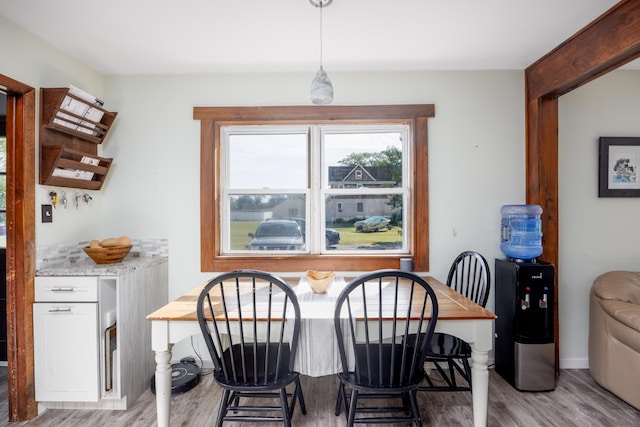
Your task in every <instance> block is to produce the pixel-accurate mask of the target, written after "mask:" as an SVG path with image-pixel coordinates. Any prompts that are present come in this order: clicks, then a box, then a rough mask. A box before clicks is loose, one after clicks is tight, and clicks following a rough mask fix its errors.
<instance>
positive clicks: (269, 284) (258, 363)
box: [197, 270, 300, 386]
mask: <svg viewBox="0 0 640 427" xmlns="http://www.w3.org/2000/svg"><path fill="white" fill-rule="evenodd" d="M197 314H198V322H199V324H200V329H201V331H202V334H203V337H204V340H205V342H206V344H207V349H208V350H209V354H210V355H211V359H212V361H213V365H214V370H215V375H214V376H215V377H216V380H218V381H221V382H224V383H225V384H235V385H239V386H260V385H268V384H274V383H277V382H278V381H280V380H282V379H283V378H284V377H285V376H287V375H288V374H289V373H291V372H293V364H294V361H295V355H296V349H297V343H298V336H299V334H300V306H299V304H298V299H297V298H296V294H295V292H294V291H293V289H292V288H291V287H290V286H289V285H288V284H287V283H285V282H284V281H283V280H282V279H280V278H278V277H276V276H274V275H272V274H269V273H265V272H262V271H257V270H237V271H232V272H230V273H226V274H222V275H220V276H217V277H215V278H213V279H212V280H210V281H209V282H208V283H207V284H206V285H205V286H204V288H203V289H202V291H201V293H200V296H199V297H198V306H197ZM213 319H215V320H213Z"/></svg>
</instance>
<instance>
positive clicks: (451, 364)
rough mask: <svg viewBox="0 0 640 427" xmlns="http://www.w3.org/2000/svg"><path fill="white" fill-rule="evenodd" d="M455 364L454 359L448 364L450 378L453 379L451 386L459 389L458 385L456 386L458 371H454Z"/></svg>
mask: <svg viewBox="0 0 640 427" xmlns="http://www.w3.org/2000/svg"><path fill="white" fill-rule="evenodd" d="M454 363H455V362H454V361H453V359H448V360H447V364H448V365H449V378H451V385H452V387H457V386H458V385H457V384H456V371H455V370H454V369H455V368H454V367H453V364H454Z"/></svg>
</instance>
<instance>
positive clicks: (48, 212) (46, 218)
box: [42, 205, 53, 222]
mask: <svg viewBox="0 0 640 427" xmlns="http://www.w3.org/2000/svg"><path fill="white" fill-rule="evenodd" d="M42 222H53V206H51V205H42Z"/></svg>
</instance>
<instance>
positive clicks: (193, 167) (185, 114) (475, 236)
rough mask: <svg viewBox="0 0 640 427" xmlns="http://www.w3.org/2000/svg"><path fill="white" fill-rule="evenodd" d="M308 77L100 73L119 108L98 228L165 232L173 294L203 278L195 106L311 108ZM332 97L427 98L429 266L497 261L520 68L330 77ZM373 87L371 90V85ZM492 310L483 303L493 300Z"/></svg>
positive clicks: (515, 197)
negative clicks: (477, 256) (430, 114)
mask: <svg viewBox="0 0 640 427" xmlns="http://www.w3.org/2000/svg"><path fill="white" fill-rule="evenodd" d="M313 75H314V73H313V70H310V71H309V73H296V74H262V75H260V74H225V75H215V76H207V75H198V76H124V77H108V78H107V79H106V84H105V97H104V98H105V100H106V102H107V103H108V104H109V105H110V106H111V107H112V108H113V109H115V110H116V111H118V119H117V125H116V126H115V127H114V129H113V131H112V132H113V133H112V134H111V135H110V137H109V141H108V143H105V147H104V153H105V155H107V156H109V157H111V156H113V157H114V158H115V160H114V163H115V165H114V166H113V167H112V171H111V173H110V176H109V178H108V180H107V181H108V182H107V185H106V187H105V200H104V206H103V212H104V217H105V233H106V234H110V235H111V234H113V235H121V234H129V235H131V236H132V237H141V238H142V237H166V238H168V239H169V254H170V261H169V274H170V284H171V285H170V296H172V297H176V296H178V295H180V294H182V293H184V292H185V291H187V290H189V289H191V288H193V287H194V286H196V285H197V284H199V283H200V282H201V281H202V280H204V279H205V278H207V277H210V276H211V275H212V274H211V273H204V274H203V273H200V268H199V266H200V241H199V239H200V234H199V233H200V228H199V200H200V199H199V198H200V188H199V185H200V184H199V176H200V173H199V166H200V160H199V153H200V128H199V126H200V123H199V122H198V121H194V120H193V118H192V117H193V107H194V106H242V105H309V104H310V102H309V85H310V82H311V79H312V78H313ZM331 78H332V80H333V83H334V87H335V93H336V98H335V102H334V104H336V105H338V104H342V105H355V104H401V103H433V104H435V111H436V116H435V117H434V118H433V119H431V120H429V181H430V183H429V185H430V190H429V191H430V225H431V230H430V233H431V234H430V235H431V247H430V251H431V273H432V274H433V275H434V276H436V277H438V278H440V279H442V280H444V279H446V273H447V271H448V268H449V265H450V263H451V261H452V260H453V258H454V257H455V255H457V253H459V252H460V251H462V250H465V249H475V250H478V251H481V252H482V253H483V254H485V256H486V257H487V258H488V259H489V260H490V262H491V263H492V264H493V258H494V257H496V256H499V232H498V225H499V222H500V218H499V209H500V206H501V205H503V204H508V203H522V202H524V98H523V93H524V88H523V73H522V72H521V71H501V72H492V71H485V72H456V71H453V72H452V71H434V72H412V73H373V72H372V73H332V75H331ZM370 88H375V90H374V91H372V90H371V89H370ZM490 304H491V305H492V303H490Z"/></svg>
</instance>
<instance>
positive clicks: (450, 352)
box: [420, 251, 491, 391]
mask: <svg viewBox="0 0 640 427" xmlns="http://www.w3.org/2000/svg"><path fill="white" fill-rule="evenodd" d="M447 286H449V287H450V288H452V289H453V290H455V291H456V292H458V293H460V294H462V295H463V296H465V297H467V298H469V299H470V300H471V301H473V302H475V303H476V304H479V305H481V306H483V307H484V306H485V305H486V304H487V298H488V297H489V289H490V287H491V284H490V272H489V264H487V260H486V259H485V258H484V257H483V256H482V255H480V254H479V253H477V252H473V251H465V252H463V253H461V254H460V255H458V256H457V257H456V259H455V260H454V261H453V264H452V265H451V269H450V270H449V275H448V276H447ZM470 357H471V346H470V345H469V343H467V342H466V341H464V340H462V339H460V338H458V337H456V336H454V335H450V334H446V333H440V332H436V333H435V334H434V335H433V339H432V340H431V347H430V350H429V353H428V354H427V359H426V361H427V362H431V363H433V367H434V368H435V369H436V371H437V372H438V373H439V374H440V377H441V380H440V382H439V383H438V382H436V380H434V379H432V378H431V377H430V376H429V375H428V374H427V375H425V380H426V383H427V386H422V387H420V390H428V391H471V389H472V384H471V367H470V365H469V358H470ZM461 364H462V366H460V365H461ZM443 365H446V366H445V367H443ZM445 368H446V369H445ZM456 373H458V374H459V375H460V376H461V379H463V383H459V382H458V381H457V380H456Z"/></svg>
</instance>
